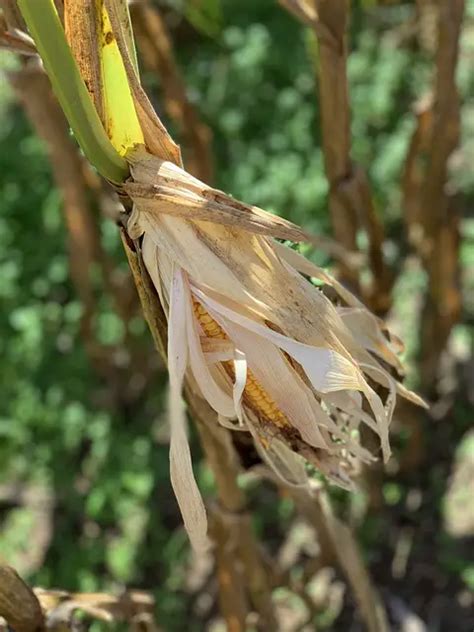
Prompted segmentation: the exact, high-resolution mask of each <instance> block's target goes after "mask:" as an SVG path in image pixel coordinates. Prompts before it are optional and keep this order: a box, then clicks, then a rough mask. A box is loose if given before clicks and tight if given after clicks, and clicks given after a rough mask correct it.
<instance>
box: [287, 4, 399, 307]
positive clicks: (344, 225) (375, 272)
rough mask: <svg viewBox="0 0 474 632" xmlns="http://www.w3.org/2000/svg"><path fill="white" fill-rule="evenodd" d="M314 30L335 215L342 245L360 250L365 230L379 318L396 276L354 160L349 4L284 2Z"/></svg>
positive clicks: (369, 297) (345, 273) (355, 281)
mask: <svg viewBox="0 0 474 632" xmlns="http://www.w3.org/2000/svg"><path fill="white" fill-rule="evenodd" d="M279 2H280V4H281V5H282V6H284V7H285V8H286V9H287V10H288V11H290V12H291V13H292V14H293V15H295V17H297V18H298V19H299V20H300V21H302V22H303V24H305V25H307V26H309V27H310V28H311V29H312V30H313V32H314V34H315V36H316V38H317V40H318V44H319V47H318V60H317V76H318V85H319V106H320V111H321V131H322V137H323V154H324V163H325V169H326V176H327V179H328V183H329V210H330V214H331V220H332V226H333V232H334V236H335V238H336V241H337V242H339V243H340V244H342V245H343V246H344V248H346V249H347V250H348V251H356V250H357V233H358V231H359V230H363V231H365V233H366V235H367V240H368V263H369V268H370V271H371V274H372V284H371V287H370V288H369V289H368V291H366V292H365V298H366V301H367V302H368V304H369V305H370V307H371V308H372V309H373V311H375V312H376V313H377V314H381V315H384V314H386V313H387V311H388V309H389V308H390V304H391V287H392V282H393V278H392V274H391V272H390V270H389V268H388V266H387V264H386V262H385V260H384V255H383V242H384V230H383V225H382V222H381V220H380V218H379V217H378V215H377V211H376V209H375V206H374V202H373V200H372V195H371V191H370V185H369V182H368V179H367V176H366V174H365V172H364V171H363V169H362V168H361V167H359V166H358V165H356V164H354V162H353V161H352V158H351V137H350V100H349V86H348V80H347V54H348V44H347V26H348V20H349V4H350V2H349V0H279ZM341 273H342V277H343V279H344V280H345V281H346V282H347V283H348V284H350V285H351V286H352V288H353V289H354V290H355V291H356V292H358V293H363V288H361V287H360V279H359V275H358V271H357V270H356V269H354V268H353V267H348V266H344V265H341Z"/></svg>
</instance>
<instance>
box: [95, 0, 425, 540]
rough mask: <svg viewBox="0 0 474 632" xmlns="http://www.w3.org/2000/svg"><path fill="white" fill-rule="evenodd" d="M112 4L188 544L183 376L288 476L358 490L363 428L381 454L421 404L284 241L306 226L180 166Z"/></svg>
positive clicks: (351, 311) (363, 317) (387, 344)
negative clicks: (401, 416)
mask: <svg viewBox="0 0 474 632" xmlns="http://www.w3.org/2000/svg"><path fill="white" fill-rule="evenodd" d="M106 5H107V9H108V11H109V15H110V21H111V24H112V27H113V29H114V35H115V37H116V39H117V44H118V46H119V49H120V51H121V53H122V56H123V58H124V65H125V68H126V71H127V75H128V77H129V83H130V86H131V88H132V94H133V96H134V99H135V105H136V109H137V113H138V114H139V118H140V121H141V123H142V125H143V131H144V138H145V144H146V148H144V147H137V148H136V149H135V150H134V151H132V152H130V153H129V154H128V155H127V156H126V157H127V160H128V161H129V165H130V171H131V178H130V179H129V181H128V182H127V183H125V185H124V186H123V188H124V192H125V193H126V194H127V195H128V196H129V197H130V198H131V200H132V202H133V212H132V214H131V216H130V217H129V220H128V225H127V230H128V233H129V236H130V237H131V238H132V239H133V240H135V243H137V244H138V245H139V247H140V249H141V252H142V256H143V261H144V264H145V266H146V268H147V271H148V273H149V275H150V277H151V280H152V282H153V285H154V287H155V288H156V291H157V293H158V295H159V297H160V301H161V304H162V306H163V309H164V312H165V314H166V317H167V320H168V348H167V356H168V368H169V375H170V395H169V413H170V469H171V481H172V484H173V488H174V490H175V493H176V497H177V500H178V504H179V506H180V509H181V512H182V514H183V519H184V523H185V526H186V528H187V531H188V533H189V536H190V539H191V543H192V544H193V546H194V547H195V548H205V547H206V546H207V545H208V540H207V519H206V511H205V507H204V503H203V500H202V498H201V495H200V493H199V489H198V486H197V484H196V481H195V478H194V474H193V469H192V461H191V454H190V449H189V445H188V440H187V428H186V418H185V413H184V408H183V405H182V399H181V393H182V388H183V383H184V380H185V377H186V375H187V374H188V375H189V376H192V378H193V380H192V381H193V382H194V383H195V384H196V385H197V388H198V389H199V391H200V394H201V395H202V397H203V398H204V399H205V400H207V402H208V403H209V405H210V406H211V407H212V408H213V409H214V410H215V411H216V413H217V414H218V418H219V420H220V422H221V423H222V424H223V425H224V426H226V427H229V428H231V429H235V430H240V431H245V432H249V433H251V435H252V436H253V439H254V442H255V445H256V447H257V449H258V450H259V452H260V454H261V456H262V458H263V459H264V460H265V461H266V462H267V464H268V465H269V466H270V467H271V468H273V470H274V471H275V472H276V473H277V475H278V476H280V478H282V479H283V480H284V481H285V483H287V484H288V485H293V486H302V487H304V486H306V485H307V484H308V467H307V464H310V465H312V466H313V467H314V468H316V469H317V470H318V471H319V472H322V473H323V474H324V475H325V476H326V477H327V478H328V479H329V480H331V481H333V482H335V483H336V484H338V485H340V486H342V487H345V488H351V480H352V477H351V475H352V474H353V473H354V469H355V467H354V466H355V463H356V462H359V461H362V462H370V461H372V460H374V458H375V457H376V455H372V454H370V453H369V452H368V450H366V449H365V448H364V447H363V446H361V445H360V443H359V440H358V437H359V426H360V424H365V425H366V426H368V427H369V428H370V429H371V430H372V431H373V432H374V433H375V434H376V435H377V436H378V437H379V440H380V447H381V453H382V456H383V458H384V460H387V459H388V458H389V456H390V446H389V426H390V422H391V419H392V415H393V410H394V407H395V402H396V397H397V395H402V396H404V397H406V398H408V399H409V400H411V401H413V402H414V403H417V404H421V405H422V404H423V402H422V400H421V399H420V398H418V396H417V395H415V394H414V393H411V392H410V391H408V390H407V389H406V388H405V387H404V386H403V385H402V383H401V382H400V380H399V379H398V378H400V377H401V376H402V367H401V364H400V361H399V358H398V353H399V351H400V342H399V341H398V340H397V339H396V338H395V337H393V336H391V335H390V334H388V333H387V330H386V327H385V325H384V324H383V323H382V322H381V321H380V320H379V319H377V318H376V317H375V316H373V315H372V314H371V313H370V312H368V311H367V310H366V309H365V307H364V306H363V305H362V304H361V303H360V301H358V300H357V299H356V298H355V297H354V296H353V295H352V294H351V293H350V292H349V291H348V290H347V289H345V288H344V287H343V286H342V285H341V284H340V283H338V282H337V281H336V279H334V278H333V277H332V276H330V275H329V274H328V273H326V272H325V271H324V270H322V269H321V268H319V267H317V266H315V265H314V264H312V263H311V262H310V261H308V260H307V259H305V258H304V257H303V256H301V255H300V254H299V253H298V252H296V251H295V250H292V249H291V248H289V247H287V246H285V245H283V244H281V243H279V242H278V241H276V239H277V238H280V239H285V240H291V241H294V242H298V241H313V240H312V238H311V236H309V235H308V234H307V233H306V232H305V231H303V230H302V229H301V228H299V227H297V226H295V225H294V224H292V223H290V222H288V221H286V220H284V219H282V218H280V217H276V216H274V215H272V214H270V213H267V212H265V211H263V210H261V209H259V208H256V207H254V206H251V205H248V204H244V203H242V202H238V201H236V200H235V199H233V198H232V197H231V196H229V195H227V194H225V193H223V192H222V191H217V190H216V189H212V188H211V187H209V186H207V185H205V184H204V183H203V182H201V181H199V180H198V179H196V178H194V177H193V176H191V175H189V174H188V173H187V172H186V171H185V170H183V169H182V168H181V159H180V154H179V150H178V151H177V150H176V146H175V145H174V143H173V142H172V140H171V139H170V137H169V135H168V134H167V132H166V130H164V128H163V125H162V123H161V121H159V119H158V117H157V116H156V114H155V113H154V111H153V109H152V108H151V105H150V103H149V101H148V99H147V98H146V95H145V94H144V92H143V90H142V88H141V86H140V84H139V80H138V77H137V76H136V74H135V71H134V68H133V64H132V63H131V54H130V51H129V50H128V48H127V42H126V39H125V36H124V34H123V33H122V32H121V28H120V20H119V17H118V13H117V8H116V2H115V1H114V0H106ZM163 130H164V131H163ZM158 156H160V157H158ZM170 161H171V162H170ZM311 279H313V280H314V281H316V282H317V283H318V286H317V285H316V284H315V283H314V282H312V281H311ZM320 286H325V287H326V288H329V289H330V290H331V292H332V294H333V296H334V297H335V298H334V299H333V300H330V299H329V297H328V296H327V294H326V293H324V292H323V291H322V290H321V287H320Z"/></svg>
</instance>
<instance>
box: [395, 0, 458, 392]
mask: <svg viewBox="0 0 474 632" xmlns="http://www.w3.org/2000/svg"><path fill="white" fill-rule="evenodd" d="M420 4H421V7H423V9H424V10H425V9H426V10H428V9H429V10H430V16H432V14H433V11H436V9H437V25H438V46H437V52H436V69H435V80H434V88H433V94H432V95H429V96H427V97H425V99H424V100H423V101H422V102H420V104H419V105H418V107H417V110H416V115H417V126H416V128H415V132H414V134H413V136H412V140H411V143H410V147H409V152H408V156H407V161H406V167H405V174H404V203H405V222H406V225H407V228H408V235H409V239H410V241H411V243H412V245H413V246H414V248H415V250H416V251H417V253H418V254H419V256H420V258H421V260H422V262H423V266H424V268H425V270H426V272H427V275H428V291H427V296H426V298H425V305H424V308H423V314H422V323H421V331H422V340H421V351H420V374H421V381H422V383H423V386H424V388H425V389H427V390H432V389H433V388H434V387H435V382H436V377H437V374H438V370H439V362H440V357H441V354H442V353H443V350H444V348H445V346H446V343H447V341H448V337H449V334H450V332H451V329H452V327H453V325H454V324H455V323H456V322H457V320H458V318H459V314H460V310H461V295H460V280H459V214H458V211H457V208H456V201H455V199H454V198H453V197H452V196H451V195H450V193H449V191H448V189H447V180H448V163H449V158H450V156H451V154H452V153H453V151H454V150H455V149H456V147H457V145H458V142H459V127H460V109H459V107H460V104H459V92H458V89H457V85H456V67H457V61H458V54H459V37H460V32H461V26H462V20H463V14H464V4H465V3H464V0H456V1H455V2H449V1H447V0H439V1H438V2H437V3H432V2H424V3H420ZM421 7H420V9H421ZM422 15H423V14H422ZM421 24H423V21H422V22H421ZM424 156H426V160H423V157H424ZM433 340H436V344H433Z"/></svg>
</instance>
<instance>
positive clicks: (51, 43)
mask: <svg viewBox="0 0 474 632" xmlns="http://www.w3.org/2000/svg"><path fill="white" fill-rule="evenodd" d="M18 6H19V7H20V10H21V12H22V15H23V17H24V19H25V22H26V24H27V26H28V29H29V30H30V33H31V35H32V36H33V39H34V40H35V43H36V46H37V48H38V51H39V53H40V55H41V57H42V59H43V62H44V65H45V68H46V71H47V73H48V76H49V78H50V80H51V83H52V85H53V89H54V91H55V93H56V96H57V97H58V100H59V102H60V104H61V107H62V108H63V111H64V113H65V115H66V117H67V119H68V121H69V124H70V125H71V127H72V129H73V131H74V134H75V136H76V138H77V140H78V142H79V144H80V146H81V148H82V150H83V151H84V153H85V155H86V157H87V158H88V160H89V161H90V162H91V163H92V164H93V165H94V166H95V167H96V169H97V170H98V171H99V172H100V173H101V174H102V175H103V176H104V177H105V178H107V179H108V180H111V181H112V182H116V183H120V182H123V180H124V179H125V178H126V177H127V175H128V167H127V163H126V162H125V160H124V159H123V158H122V157H121V156H120V155H119V154H118V153H117V151H116V150H115V149H114V147H113V145H112V143H111V142H110V140H109V139H108V137H107V134H106V132H105V130H104V127H103V125H102V123H101V121H100V118H99V115H98V114H97V111H96V110H95V108H94V104H93V102H92V100H91V97H90V95H89V93H88V91H87V88H86V86H85V84H84V81H83V80H82V78H81V76H80V73H79V70H78V68H77V65H76V62H75V60H74V58H73V56H72V54H71V51H70V48H69V46H68V44H67V41H66V37H65V34H64V30H63V27H62V25H61V22H60V20H59V17H58V14H57V11H56V8H55V6H54V2H53V0H18Z"/></svg>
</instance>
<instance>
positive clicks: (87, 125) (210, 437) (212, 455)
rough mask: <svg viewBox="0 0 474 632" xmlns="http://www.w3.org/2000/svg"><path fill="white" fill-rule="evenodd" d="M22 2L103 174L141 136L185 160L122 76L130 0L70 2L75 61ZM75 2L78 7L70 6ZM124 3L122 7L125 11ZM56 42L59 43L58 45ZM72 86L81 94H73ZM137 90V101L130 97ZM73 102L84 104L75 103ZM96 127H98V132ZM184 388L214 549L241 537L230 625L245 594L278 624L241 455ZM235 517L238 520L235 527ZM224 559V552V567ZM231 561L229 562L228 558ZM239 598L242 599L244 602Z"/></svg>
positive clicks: (141, 272)
mask: <svg viewBox="0 0 474 632" xmlns="http://www.w3.org/2000/svg"><path fill="white" fill-rule="evenodd" d="M19 4H20V7H21V9H22V11H23V14H24V16H25V17H26V19H27V22H28V26H29V28H30V30H31V31H32V32H33V34H34V36H35V40H36V44H37V46H38V48H39V49H40V53H41V55H42V57H43V60H44V62H45V65H46V68H47V70H48V73H49V75H50V77H51V79H52V82H53V85H54V88H55V91H56V94H57V95H58V97H59V100H60V102H61V106H62V107H63V109H64V111H65V113H66V115H67V116H68V119H69V121H70V123H71V125H72V127H73V129H74V131H75V133H76V137H77V138H78V140H79V142H80V144H81V146H82V148H83V150H84V152H85V153H86V156H87V157H88V158H89V160H91V161H92V162H93V164H95V165H96V166H97V168H98V169H99V171H100V172H101V173H102V175H104V176H105V177H106V178H107V179H109V180H111V181H115V182H117V181H121V180H123V179H124V178H125V177H126V175H127V169H126V165H125V164H124V162H122V160H121V159H120V157H119V156H118V155H117V152H116V151H115V152H114V149H113V148H115V149H116V150H118V152H119V153H122V152H123V153H124V152H126V151H127V150H128V149H129V148H130V147H131V146H132V145H133V144H135V143H136V142H138V143H140V142H143V141H145V142H146V143H147V145H148V146H149V147H151V148H152V149H153V151H154V153H155V154H156V155H158V156H161V157H163V159H168V160H172V161H173V162H174V163H176V164H178V165H181V158H180V151H179V148H178V147H177V146H176V145H175V144H174V142H173V141H172V140H171V138H170V136H169V135H168V133H167V132H166V130H165V128H164V127H162V126H161V124H160V123H159V122H158V120H157V119H156V117H155V116H154V113H153V116H152V115H151V113H152V108H151V105H150V104H149V101H148V99H147V97H146V95H145V94H144V92H143V90H142V88H141V86H140V85H139V84H138V82H136V81H135V82H134V81H132V82H131V85H130V87H129V84H128V79H125V75H126V73H127V72H128V73H129V74H130V72H131V70H133V69H131V67H130V66H131V65H133V60H130V58H129V57H128V56H127V55H126V51H124V50H123V46H124V43H123V42H124V40H121V42H120V44H119V45H117V44H116V40H115V36H114V35H113V32H115V33H120V32H122V29H123V28H124V27H125V29H126V28H127V24H128V23H127V21H126V20H124V15H125V14H124V13H123V11H126V4H119V3H117V2H111V3H106V4H107V7H106V6H105V4H102V3H98V4H95V3H94V2H92V3H89V2H83V3H82V9H83V11H77V9H78V4H77V3H68V2H66V3H65V20H64V22H65V24H66V25H67V26H66V32H67V33H68V34H69V39H70V42H71V44H72V49H73V54H74V57H75V58H76V59H79V60H80V61H79V63H78V67H76V66H75V65H74V63H73V62H72V57H71V56H70V55H69V56H68V52H67V50H66V48H65V44H63V43H62V40H61V36H60V28H59V27H60V25H59V20H58V18H57V16H56V17H55V16H54V13H53V12H52V11H51V10H50V7H51V5H50V3H49V2H48V1H46V2H42V3H38V4H37V3H35V2H27V1H26V0H23V1H20V2H19ZM40 4H41V5H42V6H39V5H40ZM71 6H72V7H73V10H72V11H69V8H70V7H71ZM86 9H88V11H86ZM121 10H122V15H121V14H120V11H121ZM87 21H90V22H95V26H91V24H85V22H87ZM48 32H49V36H50V37H51V36H53V37H54V34H55V35H56V36H57V39H56V40H53V41H52V40H50V39H48V38H47V37H46V36H45V34H46V33H48ZM77 32H79V33H81V34H82V38H81V41H80V44H78V43H77V37H76V33H77ZM86 33H88V34H91V33H92V36H90V37H85V34H86ZM94 33H95V34H96V37H97V34H99V37H98V39H99V42H97V40H96V39H94ZM88 42H89V43H90V44H91V47H92V45H94V47H95V53H94V50H92V51H91V49H90V48H88V47H87V43H88ZM55 47H56V51H54V49H55ZM110 49H115V50H110ZM101 51H102V52H101ZM103 51H107V53H106V54H104V53H103ZM117 53H118V54H117ZM57 55H62V57H61V60H60V63H56V61H57ZM94 55H98V56H99V58H100V60H101V66H100V68H99V67H98V66H97V60H96V67H95V68H92V69H91V68H90V64H89V63H88V60H91V59H92V58H93V57H94ZM122 59H123V60H124V61H123V62H122V61H121V60H122ZM120 63H124V64H125V67H124V68H123V70H122V71H120ZM127 64H128V67H127ZM117 65H118V69H119V76H120V75H121V77H122V84H123V85H122V87H125V92H123V91H122V92H121V93H120V97H119V98H118V99H117V98H115V99H114V98H113V96H114V93H113V90H114V89H115V90H117V89H118V83H120V82H117ZM77 68H79V70H78V69H77ZM81 71H82V72H84V73H85V79H86V81H87V83H86V84H84V83H82V79H81V78H80V76H79V73H80V72H81ZM64 73H66V74H67V75H68V81H66V82H64V81H63V79H64ZM98 76H101V77H102V79H101V81H102V83H100V82H99V85H97V84H98V80H97V77H98ZM87 84H88V87H89V86H90V88H91V89H90V93H88V92H87V91H85V90H84V86H85V85H87ZM127 93H128V96H127ZM72 94H73V95H76V96H78V97H79V98H78V99H77V98H76V99H72V98H71V95H72ZM132 94H133V97H134V100H133V101H132V100H131V95H132ZM115 97H117V93H115ZM73 103H75V104H76V105H78V106H79V107H77V109H74V107H73V106H72V104H73ZM117 103H118V104H119V107H118V108H116V104H117ZM94 106H95V107H94ZM125 121H127V125H128V127H125V126H124V125H125V123H124V122H125ZM104 129H105V130H106V131H107V135H108V138H107V137H105V136H104ZM95 134H97V138H96V137H95ZM142 134H143V135H142ZM109 139H110V140H109ZM122 200H123V201H124V203H125V205H126V206H127V200H126V198H124V197H122ZM122 237H123V239H122V241H123V244H124V248H125V251H126V254H127V258H128V260H129V263H130V266H131V269H132V273H133V277H134V280H135V284H136V286H137V290H138V294H139V297H140V301H141V303H142V307H143V311H144V314H145V317H146V319H147V322H148V324H149V327H150V330H151V332H152V335H153V338H154V340H155V344H156V347H157V349H158V351H159V352H160V353H161V354H162V356H163V357H164V358H166V340H167V323H166V317H165V315H164V313H163V309H162V306H161V304H160V302H159V300H158V297H157V295H156V290H155V289H154V287H153V285H152V283H151V280H150V278H149V276H148V273H147V271H146V269H145V266H144V264H143V259H142V254H141V246H140V242H139V241H138V240H137V241H133V242H132V241H131V240H130V239H129V237H128V235H127V234H126V232H125V231H122ZM186 394H187V399H188V402H189V404H190V408H191V409H192V410H193V411H199V414H198V415H197V418H198V419H199V425H200V435H201V437H202V439H203V448H204V451H205V454H206V456H207V457H208V460H209V463H210V466H211V468H212V469H213V471H214V475H215V477H216V481H217V482H218V489H219V494H218V496H219V501H220V504H219V509H218V510H216V512H215V513H216V523H217V522H220V524H221V525H222V526H223V528H220V529H219V528H216V529H214V534H215V535H216V538H217V542H216V545H217V549H218V550H220V551H226V549H227V546H228V541H229V539H231V540H233V541H234V542H235V543H236V545H237V554H238V555H239V557H242V562H241V565H240V566H241V567H242V568H243V572H242V573H241V576H240V577H236V576H235V572H234V570H235V568H238V567H239V564H237V563H236V561H235V559H232V560H231V559H228V558H227V560H226V561H225V562H224V567H223V568H224V572H225V574H227V575H229V574H230V576H233V578H234V583H233V584H232V590H235V591H236V593H238V592H240V593H241V594H242V595H245V607H242V608H241V609H240V611H239V613H238V616H237V618H236V617H235V616H234V615H235V614H236V613H235V609H233V608H231V610H230V612H229V611H226V612H225V614H226V616H227V618H228V621H229V622H232V625H233V627H232V628H230V629H234V630H244V629H245V625H246V624H245V620H246V616H247V612H248V609H249V604H248V603H247V599H248V598H249V597H250V600H251V602H252V605H253V607H254V608H255V609H256V610H257V612H259V613H260V616H261V620H262V622H265V624H263V623H262V625H263V626H264V627H265V626H269V627H268V629H274V625H275V620H274V615H273V611H272V604H271V599H270V592H269V583H268V581H267V579H266V574H265V571H264V566H263V565H262V564H261V563H260V561H259V560H260V552H259V550H258V548H257V546H256V542H255V539H254V536H253V533H252V529H251V523H250V517H249V516H248V515H247V514H246V513H245V511H244V504H245V501H244V498H243V496H242V493H241V492H240V490H239V488H238V486H237V483H236V475H237V473H236V471H235V469H232V467H230V466H231V464H232V463H235V464H237V462H238V460H237V458H236V457H235V456H233V448H232V444H231V442H230V440H229V439H228V437H227V431H226V430H224V429H219V432H216V431H215V430H213V428H214V427H215V426H216V425H217V422H216V420H215V415H214V413H212V411H211V410H210V409H209V407H208V406H207V405H206V404H205V402H203V401H202V400H200V398H199V396H198V395H197V394H196V393H195V391H194V389H193V388H192V386H189V387H188V388H187V389H186ZM206 429H207V430H206ZM224 454H225V455H227V458H226V459H225V460H223V458H222V455H224ZM221 513H222V515H225V516H227V518H226V519H225V520H224V519H223V517H222V515H220V514H221ZM234 514H235V519H234V527H233V529H232V533H233V535H232V533H230V531H229V529H228V520H229V517H232V515H234ZM236 525H237V526H238V528H235V527H236ZM229 533H230V535H229ZM222 559H223V558H222V557H221V562H220V565H221V569H222ZM231 562H232V566H226V565H228V564H230V563H231ZM222 586H227V588H226V589H227V590H228V582H227V583H224V584H222ZM239 586H240V588H239ZM221 595H222V599H223V600H226V601H227V603H230V602H229V599H226V598H225V595H224V593H223V592H222V591H221ZM242 603H243V604H244V602H242ZM265 629H266V628H265Z"/></svg>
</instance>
